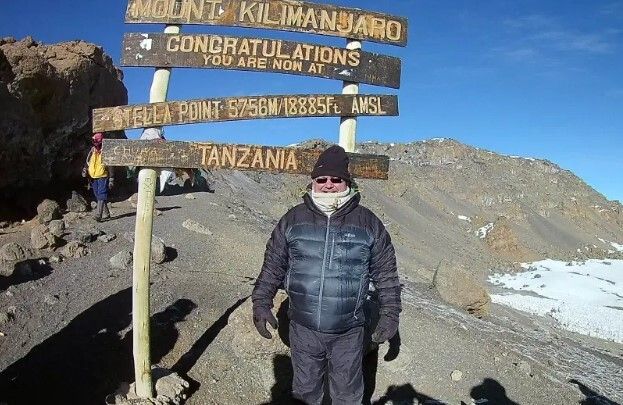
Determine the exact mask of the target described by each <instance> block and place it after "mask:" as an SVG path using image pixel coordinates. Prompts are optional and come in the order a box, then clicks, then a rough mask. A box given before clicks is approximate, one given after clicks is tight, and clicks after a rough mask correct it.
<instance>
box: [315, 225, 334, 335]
mask: <svg viewBox="0 0 623 405" xmlns="http://www.w3.org/2000/svg"><path fill="white" fill-rule="evenodd" d="M330 223H331V217H330V216H329V217H327V231H326V232H325V235H324V255H323V257H322V269H321V271H320V294H319V295H318V326H317V328H318V330H320V314H321V313H322V293H323V291H324V269H325V267H326V264H327V251H328V250H329V249H328V247H329V246H328V245H329V224H330Z"/></svg>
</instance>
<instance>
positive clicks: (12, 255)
mask: <svg viewBox="0 0 623 405" xmlns="http://www.w3.org/2000/svg"><path fill="white" fill-rule="evenodd" d="M29 253H30V252H28V251H27V250H26V249H24V247H22V245H20V244H19V243H15V242H9V243H7V244H5V245H3V246H2V248H0V257H1V258H2V259H3V260H7V261H15V260H24V259H25V258H27V257H28V255H29Z"/></svg>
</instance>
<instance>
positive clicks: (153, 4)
mask: <svg viewBox="0 0 623 405" xmlns="http://www.w3.org/2000/svg"><path fill="white" fill-rule="evenodd" d="M176 2H177V3H179V6H178V5H176ZM125 21H126V22H127V23H163V24H174V25H179V24H205V25H228V26H235V27H250V28H268V29H274V30H283V31H297V32H309V33H315V34H323V35H333V36H338V37H344V38H350V39H360V40H365V41H374V42H382V43H387V44H392V45H399V46H405V45H406V44H407V20H406V19H405V18H403V17H395V16H391V15H387V14H381V13H375V12H369V11H365V10H360V9H357V8H345V7H336V6H331V5H325V4H317V3H308V2H302V1H295V0H270V1H266V0H260V1H246V0H181V1H180V0H177V1H176V0H129V1H128V8H127V11H126V15H125Z"/></svg>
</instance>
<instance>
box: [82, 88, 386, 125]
mask: <svg viewBox="0 0 623 405" xmlns="http://www.w3.org/2000/svg"><path fill="white" fill-rule="evenodd" d="M359 115H370V116H396V115H398V97H397V96H392V95H364V94H361V95H342V94H309V95H305V94H292V95H273V96H253V97H230V98H210V99H201V100H187V101H169V102H163V103H150V104H137V105H125V106H118V107H108V108H96V109H94V110H93V131H95V132H102V131H116V130H121V129H131V128H145V127H153V126H162V125H180V124H193V123H199V122H217V121H233V120H249V119H259V118H296V117H341V116H353V117H354V116H359Z"/></svg>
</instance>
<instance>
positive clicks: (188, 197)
mask: <svg viewBox="0 0 623 405" xmlns="http://www.w3.org/2000/svg"><path fill="white" fill-rule="evenodd" d="M184 198H185V199H187V200H195V199H197V197H195V195H194V194H193V193H188V194H186V195H185V196H184Z"/></svg>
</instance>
